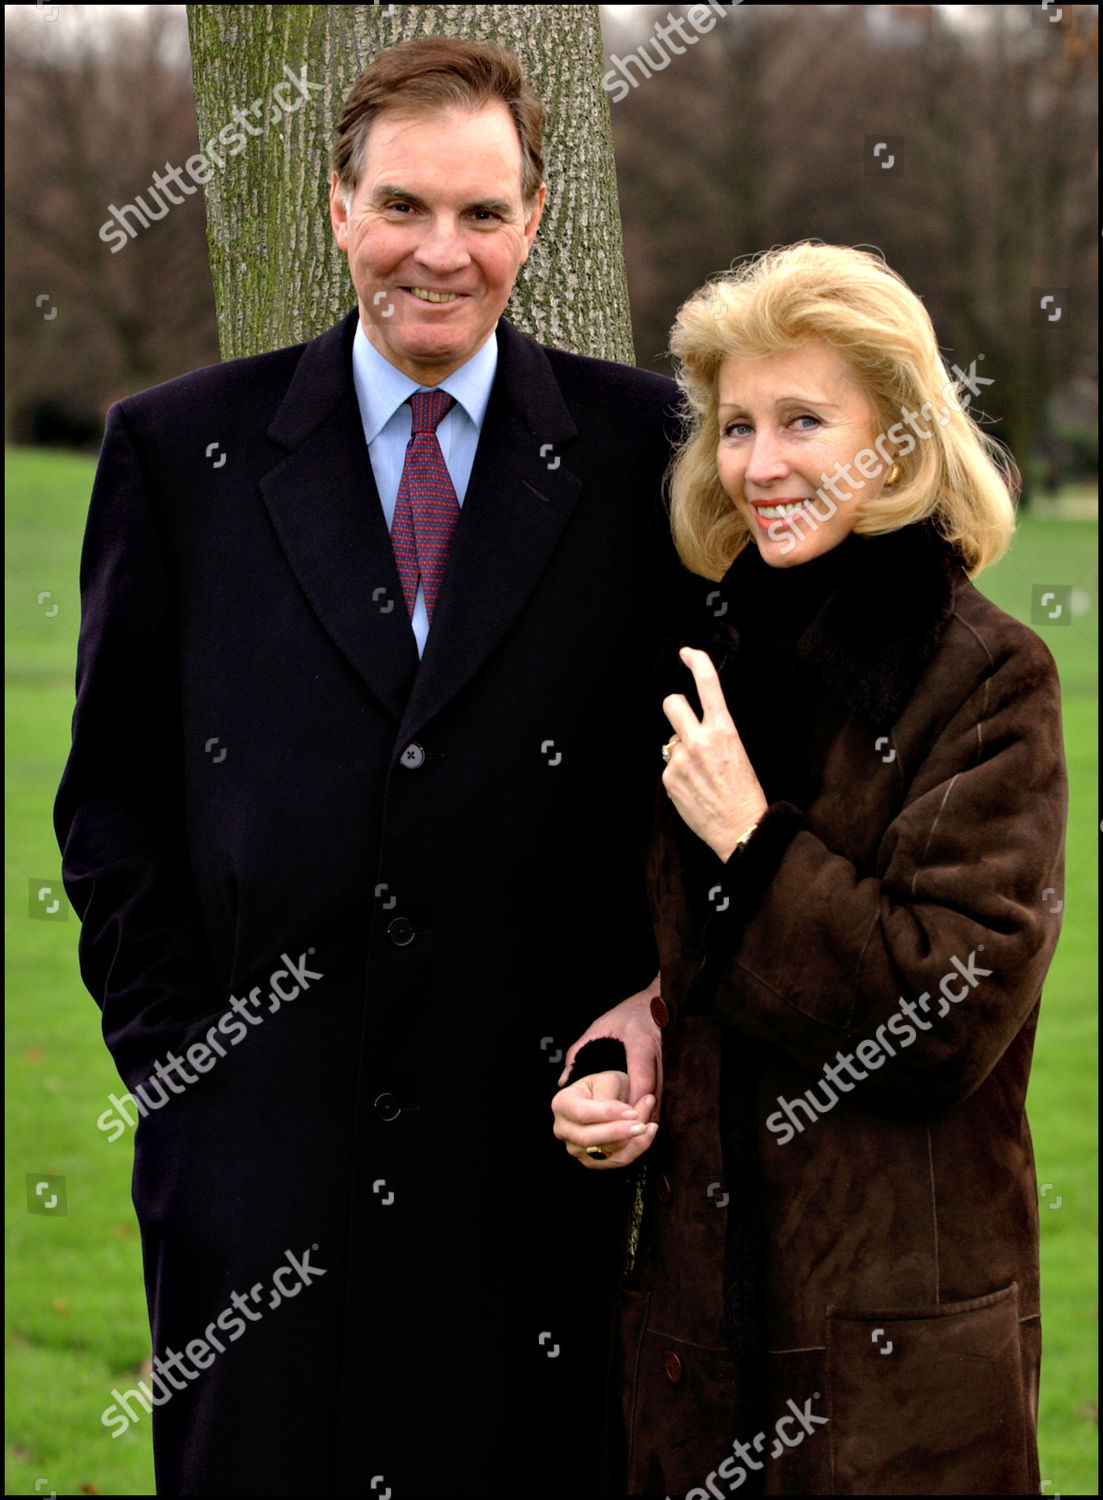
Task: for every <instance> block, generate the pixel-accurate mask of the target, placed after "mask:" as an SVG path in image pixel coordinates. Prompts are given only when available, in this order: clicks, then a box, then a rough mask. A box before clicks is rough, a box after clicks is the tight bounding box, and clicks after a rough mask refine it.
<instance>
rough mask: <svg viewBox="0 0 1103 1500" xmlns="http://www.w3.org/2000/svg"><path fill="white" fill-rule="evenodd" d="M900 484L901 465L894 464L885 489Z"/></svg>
mask: <svg viewBox="0 0 1103 1500" xmlns="http://www.w3.org/2000/svg"><path fill="white" fill-rule="evenodd" d="M899 483H900V465H899V464H893V466H892V468H891V469H890V470H889V477H888V478H887V479H886V480H885V488H886V489H889V488H890V487H891V486H892V485H894V484H899Z"/></svg>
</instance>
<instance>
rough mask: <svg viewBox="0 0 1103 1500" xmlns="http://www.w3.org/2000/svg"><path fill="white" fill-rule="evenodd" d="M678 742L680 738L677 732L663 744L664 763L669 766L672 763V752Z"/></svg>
mask: <svg viewBox="0 0 1103 1500" xmlns="http://www.w3.org/2000/svg"><path fill="white" fill-rule="evenodd" d="M678 743H679V739H678V736H677V735H676V734H675V735H671V737H670V739H668V740H667V742H666V744H665V745H664V746H663V765H665V766H668V765H669V764H670V752H671V751H672V750H673V749H674V746H675V745H677V744H678Z"/></svg>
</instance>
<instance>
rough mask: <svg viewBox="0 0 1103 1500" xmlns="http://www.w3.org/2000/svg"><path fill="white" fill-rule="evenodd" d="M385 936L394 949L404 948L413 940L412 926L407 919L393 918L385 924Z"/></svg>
mask: <svg viewBox="0 0 1103 1500" xmlns="http://www.w3.org/2000/svg"><path fill="white" fill-rule="evenodd" d="M387 936H388V937H389V938H390V940H391V942H392V943H393V944H394V945H395V947H396V948H405V946H406V944H407V943H412V942H413V940H414V924H413V923H412V922H411V921H410V919H409V917H395V919H394V920H393V921H392V922H389V923H388V924H387Z"/></svg>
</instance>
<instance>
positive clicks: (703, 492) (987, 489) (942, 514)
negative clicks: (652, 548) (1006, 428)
mask: <svg viewBox="0 0 1103 1500" xmlns="http://www.w3.org/2000/svg"><path fill="white" fill-rule="evenodd" d="M809 340H818V341H820V342H821V343H824V344H826V345H827V346H828V347H829V348H831V349H833V350H834V351H835V353H836V354H838V355H839V357H840V358H841V359H842V360H843V362H844V363H845V364H846V366H847V367H848V370H849V372H850V375H851V377H852V379H853V380H854V381H855V382H856V383H857V385H858V386H859V387H860V388H861V390H862V392H863V393H864V395H865V397H866V399H867V400H868V401H869V403H870V405H871V406H872V408H873V410H874V413H875V421H876V423H877V430H878V442H879V446H878V450H877V451H878V453H880V454H881V457H882V458H884V455H885V453H887V454H888V455H889V456H888V461H887V462H886V463H885V467H886V468H887V467H888V463H889V462H892V461H893V460H895V462H896V464H897V465H898V467H899V470H900V480H899V483H895V484H893V485H892V486H891V487H886V488H883V489H882V491H881V493H880V494H879V495H877V496H876V497H875V498H873V499H871V500H867V501H862V502H861V506H862V508H861V511H860V513H859V515H858V520H857V522H856V524H855V526H854V530H855V532H856V533H858V534H859V535H866V536H874V535H877V534H879V533H882V532H886V531H896V530H898V529H899V528H900V527H903V526H909V525H911V524H912V523H913V522H916V521H921V520H927V519H929V520H930V521H931V522H932V523H933V524H934V525H935V526H936V527H937V528H938V530H939V531H940V532H941V534H942V535H943V536H944V537H945V538H946V540H947V541H949V542H952V543H953V544H954V545H955V546H956V547H957V548H958V550H959V551H960V552H961V554H962V556H963V558H964V561H965V566H966V568H967V569H968V571H969V572H970V573H977V572H979V571H980V570H981V569H982V568H985V567H987V566H988V565H989V564H990V563H993V562H996V561H997V560H998V559H999V558H1000V557H1001V556H1002V555H1003V553H1004V552H1005V551H1006V550H1007V546H1008V544H1009V542H1010V540H1011V537H1012V535H1013V533H1014V529H1015V510H1014V505H1013V503H1012V500H1011V495H1010V492H1009V486H1008V478H1009V475H1011V476H1014V472H1015V471H1014V465H1013V463H1012V462H1011V460H1010V458H1009V457H1008V455H1006V454H1005V453H1004V451H1003V450H1002V449H1001V448H1000V447H999V445H998V444H997V443H996V442H994V440H993V439H992V438H990V437H989V436H988V435H987V434H986V433H985V432H983V431H982V430H981V429H980V427H978V425H977V423H976V422H975V421H974V420H973V418H972V417H971V416H970V415H969V413H968V412H966V411H964V410H962V409H961V406H960V405H959V404H958V397H959V396H961V395H962V394H963V391H964V387H963V386H960V385H959V383H958V382H955V381H954V379H953V378H952V377H951V376H950V374H949V372H948V371H947V369H946V366H945V365H944V363H943V361H942V358H941V356H940V354H939V351H938V341H937V339H936V338H935V332H934V328H933V327H932V325H931V320H930V317H929V316H928V313H927V310H926V308H925V307H924V306H923V304H922V302H921V301H920V300H919V298H918V297H917V296H916V295H915V293H914V292H913V291H912V290H911V289H910V288H909V287H908V285H907V283H906V282H905V281H904V280H903V278H902V277H900V276H898V275H897V273H896V272H895V271H893V270H891V269H890V267H889V266H887V265H886V264H885V262H884V260H883V259H882V258H881V257H880V256H879V255H876V254H872V253H871V252H869V251H866V250H858V249H851V248H850V247H849V246H845V245H825V244H822V243H820V242H818V241H802V242H801V243H800V244H796V245H789V246H781V247H776V248H774V249H773V250H768V251H766V252H764V253H763V254H761V255H756V256H752V257H750V258H749V259H748V260H747V261H746V262H744V263H743V264H741V265H739V266H737V267H736V268H735V269H734V270H732V271H731V272H729V273H727V274H726V275H724V276H721V277H719V278H717V279H716V280H714V281H712V282H710V283H708V284H707V285H705V286H703V287H701V288H700V289H699V290H698V291H696V292H694V294H693V295H692V296H691V297H690V298H689V299H688V300H687V301H686V302H685V303H684V304H683V305H682V307H681V308H680V309H679V312H678V316H677V320H676V321H675V324H674V327H673V328H672V329H671V333H670V352H671V353H672V354H673V356H674V358H675V362H676V365H677V370H676V373H677V377H678V383H679V385H680V386H681V388H682V393H683V398H684V403H685V409H686V416H687V419H688V424H689V425H688V428H687V435H686V438H685V440H684V441H683V443H682V444H681V446H680V448H679V450H678V452H677V454H676V455H675V458H674V461H673V462H672V464H671V468H670V472H669V486H670V508H671V525H672V528H673V532H674V540H675V543H676V545H677V548H678V552H679V554H680V556H681V558H682V561H683V562H684V563H685V565H686V567H688V568H689V569H690V570H691V571H692V572H694V573H698V574H700V575H701V576H703V577H705V578H713V579H718V578H722V577H723V575H724V574H725V572H726V571H727V569H728V567H729V566H730V565H731V563H732V560H733V559H734V558H735V557H736V556H737V555H738V553H739V552H741V551H742V550H743V548H744V547H745V546H746V545H747V543H748V542H749V541H750V540H751V532H750V529H749V527H748V525H747V522H746V521H745V520H744V519H743V517H742V515H741V514H740V513H739V511H737V510H736V508H735V505H734V504H733V502H732V500H731V497H730V496H729V495H728V494H727V492H726V491H725V490H724V488H723V486H722V485H721V483H720V477H719V472H718V469H717V446H718V443H719V441H720V429H719V419H718V406H719V392H718V386H719V373H720V366H721V364H722V363H723V362H724V360H726V359H728V358H729V357H730V356H732V355H736V356H739V357H741V358H755V357H757V356H760V355H767V354H782V353H790V352H792V351H793V350H795V349H799V348H800V347H801V346H802V345H804V344H805V343H807V342H808V341H809ZM969 399H971V398H966V399H965V401H964V405H966V406H967V405H968V404H969ZM924 403H929V404H928V406H927V410H928V412H930V413H931V414H932V415H931V417H930V419H928V418H927V417H924V418H923V419H922V420H921V422H920V426H921V428H922V429H923V430H924V431H927V432H929V434H930V435H929V437H927V438H923V437H921V436H913V437H912V438H911V448H910V451H908V452H903V451H899V452H898V451H897V450H898V449H901V448H902V447H903V443H904V442H906V441H907V439H904V438H903V433H911V431H912V429H910V428H909V427H908V426H907V425H906V424H905V423H903V420H902V412H903V411H904V410H905V409H909V410H910V411H911V414H912V416H916V415H917V414H919V413H920V412H921V411H922V410H923V407H924ZM898 426H899V427H900V428H902V431H901V432H898V433H897V435H896V436H892V435H891V433H892V430H893V429H894V428H896V427H898ZM859 472H861V471H860V470H859ZM840 503H841V504H843V505H845V504H848V503H850V502H849V501H848V500H845V499H844V500H842V501H841V502H840ZM828 504H829V505H832V504H833V502H832V501H828Z"/></svg>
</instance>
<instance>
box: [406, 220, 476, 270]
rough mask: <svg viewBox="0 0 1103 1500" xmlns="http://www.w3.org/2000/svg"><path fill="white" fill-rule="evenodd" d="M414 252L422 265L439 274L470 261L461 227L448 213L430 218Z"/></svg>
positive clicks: (456, 268)
mask: <svg viewBox="0 0 1103 1500" xmlns="http://www.w3.org/2000/svg"><path fill="white" fill-rule="evenodd" d="M414 254H415V257H416V258H417V260H418V261H420V262H421V264H422V265H424V266H427V267H431V268H432V269H433V270H434V271H436V272H438V273H441V274H443V273H445V272H447V271H458V270H461V269H462V268H463V267H464V266H466V265H468V264H470V261H471V256H470V254H469V253H468V250H467V246H466V244H465V242H464V235H463V228H462V226H461V225H460V224H459V223H457V221H456V220H455V219H454V218H453V217H452V216H451V215H450V214H440V215H438V216H437V217H436V218H434V219H432V220H430V222H429V223H428V225H427V226H426V228H425V232H424V233H423V234H422V236H421V237H420V239H419V240H418V244H417V249H416V250H415V251H414Z"/></svg>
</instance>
